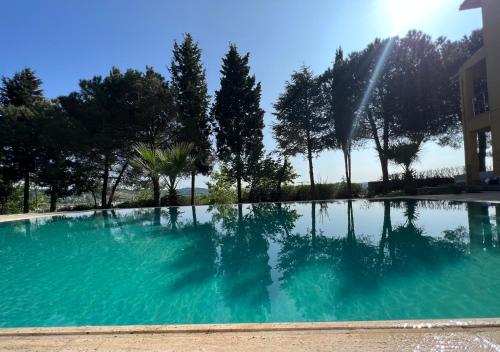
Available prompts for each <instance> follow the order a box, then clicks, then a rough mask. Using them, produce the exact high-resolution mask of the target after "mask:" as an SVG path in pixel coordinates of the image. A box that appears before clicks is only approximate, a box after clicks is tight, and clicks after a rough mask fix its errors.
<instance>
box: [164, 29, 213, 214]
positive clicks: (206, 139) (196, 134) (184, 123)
mask: <svg viewBox="0 0 500 352" xmlns="http://www.w3.org/2000/svg"><path fill="white" fill-rule="evenodd" d="M170 73H171V75H172V77H171V86H172V90H173V92H174V96H175V100H176V103H177V109H178V113H179V123H180V130H179V141H180V142H185V143H191V144H192V145H193V147H194V148H193V156H194V157H195V164H194V166H195V167H194V168H193V171H192V173H191V204H192V205H194V201H195V188H196V187H195V178H196V174H198V173H200V174H203V175H206V174H208V173H209V172H210V170H211V168H212V158H211V154H212V153H211V152H212V151H211V143H210V134H211V125H212V124H211V121H210V115H209V114H208V104H209V95H208V93H207V92H208V89H207V83H206V79H205V69H204V68H203V65H202V63H201V49H200V48H199V46H198V43H195V42H194V41H193V38H192V36H191V34H186V35H185V36H184V40H183V42H182V43H181V44H178V43H177V42H175V43H174V50H173V58H172V63H171V66H170Z"/></svg>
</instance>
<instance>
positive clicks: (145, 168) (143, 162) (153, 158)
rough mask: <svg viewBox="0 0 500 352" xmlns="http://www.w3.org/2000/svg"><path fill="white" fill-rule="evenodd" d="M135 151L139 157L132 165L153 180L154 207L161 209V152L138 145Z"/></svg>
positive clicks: (144, 145)
mask: <svg viewBox="0 0 500 352" xmlns="http://www.w3.org/2000/svg"><path fill="white" fill-rule="evenodd" d="M134 149H135V151H136V152H137V156H136V157H135V158H134V159H132V161H131V164H132V166H134V167H136V168H138V169H140V171H141V172H143V173H146V174H147V175H148V177H150V178H151V182H152V184H153V201H154V205H155V207H160V206H161V204H160V200H161V199H160V176H161V171H162V163H161V160H160V154H161V152H160V151H159V149H154V148H151V147H150V146H148V145H146V144H137V145H136V146H135V147H134Z"/></svg>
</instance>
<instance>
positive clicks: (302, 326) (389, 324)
mask: <svg viewBox="0 0 500 352" xmlns="http://www.w3.org/2000/svg"><path fill="white" fill-rule="evenodd" d="M485 328H496V329H499V328H500V318H485V319H439V320H395V321H360V322H318V323H244V324H199V325H197V324H190V325H124V326H78V327H32V328H0V338H1V337H9V336H12V337H15V336H51V335H119V334H200V333H201V334H208V333H245V332H301V331H304V332H307V331H354V330H415V331H422V330H433V329H440V330H457V329H458V330H466V329H485Z"/></svg>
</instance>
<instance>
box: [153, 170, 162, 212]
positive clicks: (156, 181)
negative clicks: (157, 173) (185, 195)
mask: <svg viewBox="0 0 500 352" xmlns="http://www.w3.org/2000/svg"><path fill="white" fill-rule="evenodd" d="M151 180H152V181H153V202H154V206H155V207H160V206H161V197H160V178H159V177H151Z"/></svg>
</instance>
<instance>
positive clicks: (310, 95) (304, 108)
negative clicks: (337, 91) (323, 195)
mask: <svg viewBox="0 0 500 352" xmlns="http://www.w3.org/2000/svg"><path fill="white" fill-rule="evenodd" d="M274 109H275V112H274V115H275V116H276V119H277V120H278V121H277V123H276V124H274V125H273V133H274V137H275V139H276V141H277V142H278V145H279V147H280V149H281V150H282V151H284V153H285V154H286V155H290V156H295V155H298V154H301V155H305V157H306V158H307V160H308V162H309V180H310V183H311V186H310V191H311V196H314V191H315V181H314V167H313V158H314V157H315V156H316V155H317V154H318V153H319V152H321V151H323V150H324V149H325V139H324V137H325V134H326V132H327V120H326V119H325V116H324V113H323V96H322V94H321V86H320V82H319V80H318V79H317V78H316V77H314V75H313V73H312V72H311V70H310V69H309V68H308V67H305V66H303V67H302V68H301V69H300V70H299V71H295V72H293V73H292V76H291V78H290V81H288V82H286V84H285V91H284V93H283V94H281V95H280V97H279V98H278V101H277V102H276V103H275V104H274Z"/></svg>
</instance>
